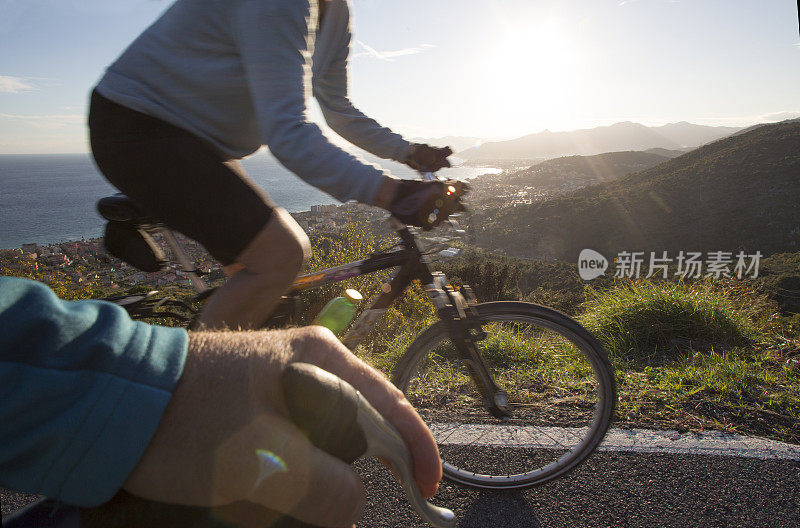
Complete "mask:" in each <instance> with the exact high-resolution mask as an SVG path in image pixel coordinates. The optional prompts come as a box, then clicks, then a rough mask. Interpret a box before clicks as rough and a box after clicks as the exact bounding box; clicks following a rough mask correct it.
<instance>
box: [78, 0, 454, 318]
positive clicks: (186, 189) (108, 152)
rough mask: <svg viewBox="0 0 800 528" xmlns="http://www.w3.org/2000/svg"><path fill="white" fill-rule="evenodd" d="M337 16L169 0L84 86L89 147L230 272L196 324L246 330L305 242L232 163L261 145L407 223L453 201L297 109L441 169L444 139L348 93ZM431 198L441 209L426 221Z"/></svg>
mask: <svg viewBox="0 0 800 528" xmlns="http://www.w3.org/2000/svg"><path fill="white" fill-rule="evenodd" d="M349 20H350V15H349V5H348V2H347V0H323V1H322V2H321V3H319V4H318V3H317V2H316V1H315V0H203V1H199V0H177V1H176V2H175V3H174V4H173V5H172V6H171V7H170V8H169V9H168V10H167V11H166V12H165V13H164V14H163V15H162V16H161V17H160V18H159V19H158V20H157V21H156V22H155V23H154V24H153V25H152V26H150V27H149V28H148V29H147V30H145V31H144V32H143V33H142V34H141V35H140V36H139V37H138V38H137V39H136V40H135V41H134V42H133V43H132V44H131V45H130V46H129V47H128V49H127V50H126V51H125V52H124V53H123V54H122V55H121V56H120V57H119V58H118V59H117V60H116V62H114V63H113V64H112V65H111V66H110V67H109V68H108V70H107V72H106V74H105V76H104V77H103V78H102V79H101V80H100V82H99V84H98V85H97V86H96V88H95V90H94V92H93V94H92V98H91V110H90V115H89V127H90V139H91V146H92V151H93V154H94V158H95V160H96V162H97V165H98V166H99V168H100V170H101V171H102V172H103V174H104V175H105V176H106V178H107V179H108V180H109V181H110V182H111V183H112V184H114V185H115V186H116V187H117V188H119V189H120V190H121V191H123V192H124V193H125V194H127V195H128V196H129V197H131V198H132V199H133V200H134V201H135V202H136V203H137V204H139V205H140V206H141V207H142V208H143V209H144V210H145V212H147V213H149V214H151V215H152V216H154V217H157V218H160V219H161V220H162V221H164V222H165V223H166V224H167V225H169V226H171V227H172V228H174V229H176V230H178V231H180V232H182V233H184V234H185V235H187V236H189V237H191V238H193V239H195V240H197V241H199V242H200V243H202V244H203V245H204V246H205V247H206V249H207V250H208V251H209V252H210V253H211V255H212V256H214V257H215V258H216V259H217V260H218V261H220V262H221V263H222V264H223V265H224V270H225V272H226V274H228V275H229V276H231V278H230V279H229V280H228V281H227V283H226V284H225V286H223V287H222V288H219V289H218V291H216V292H215V294H214V295H213V296H212V297H211V299H210V300H209V302H208V303H207V305H206V307H205V308H204V310H203V313H202V314H201V316H200V319H199V324H200V325H201V326H204V327H206V328H210V329H213V328H220V327H228V328H237V327H241V328H253V327H257V326H258V325H259V324H260V323H262V322H263V321H264V320H265V319H266V318H267V317H268V315H269V314H270V312H271V311H272V309H273V308H274V307H275V305H276V304H277V302H278V300H279V298H280V295H281V294H283V293H284V292H285V291H286V290H287V289H288V287H289V285H290V284H291V283H292V281H293V279H294V278H295V277H296V275H297V273H298V271H299V269H300V267H301V266H302V263H303V261H304V259H305V258H306V257H307V255H308V253H309V241H308V238H307V237H306V235H305V233H304V232H303V231H302V229H301V228H300V226H299V225H297V223H296V222H294V220H293V219H292V218H291V216H290V215H289V214H288V213H287V212H286V211H285V210H284V209H282V208H280V207H277V206H275V205H274V204H273V203H272V202H271V200H270V198H269V197H268V196H267V194H265V193H264V192H263V191H262V190H260V189H258V188H256V186H255V185H254V184H253V183H252V182H251V181H250V179H248V177H247V175H246V174H245V172H244V171H243V169H242V167H241V165H240V164H239V163H238V162H237V161H236V160H237V159H239V158H242V157H244V156H247V155H249V154H252V153H253V152H255V151H256V150H258V149H259V148H260V147H261V146H262V145H267V146H268V147H269V149H270V150H271V151H272V153H273V154H274V155H275V157H276V158H277V159H278V160H279V161H280V162H281V163H282V164H283V165H284V166H286V167H287V168H288V169H290V170H291V171H293V172H294V173H296V174H297V175H298V176H300V177H301V178H302V179H304V180H305V181H306V182H308V183H310V184H311V185H314V186H316V187H318V188H320V189H322V190H324V191H325V192H327V193H329V194H331V195H332V196H334V197H336V198H337V199H339V200H341V201H346V200H351V199H353V200H357V201H359V202H362V203H367V204H373V205H376V206H379V207H382V208H385V209H387V210H389V211H390V212H392V213H393V214H395V216H398V217H399V218H400V219H401V220H403V221H404V222H406V223H408V224H410V225H417V226H422V227H425V228H430V227H432V226H433V225H435V224H437V223H438V222H440V221H441V220H443V219H445V218H446V216H447V214H446V213H447V212H448V208H450V207H453V205H454V202H453V201H452V200H450V198H449V197H446V196H445V191H444V189H445V185H444V184H442V183H441V182H420V181H416V180H397V179H395V178H393V177H392V176H390V175H389V174H387V173H385V172H383V171H381V170H380V169H378V168H376V167H374V166H372V165H369V164H365V163H363V162H361V161H359V160H358V159H357V158H355V157H353V156H351V155H350V154H348V153H347V152H345V151H343V150H341V149H339V148H337V147H336V146H334V145H333V144H332V143H330V142H329V141H328V140H327V139H326V138H325V136H324V135H323V134H322V132H321V131H320V129H319V128H318V127H317V126H316V125H314V124H312V123H310V122H308V121H307V120H306V98H307V96H308V95H309V94H310V93H313V95H314V96H315V97H316V99H317V101H318V102H319V103H320V107H321V109H322V113H323V115H324V117H325V120H326V121H327V123H328V124H329V125H330V127H331V128H332V129H333V130H334V131H335V132H337V133H338V134H339V135H341V136H342V137H344V138H345V139H347V140H348V141H350V142H351V143H353V144H355V145H357V146H359V147H361V148H363V149H365V150H367V151H369V152H371V153H373V154H375V155H377V156H380V157H382V158H388V159H393V160H397V161H400V162H403V163H406V164H408V165H409V166H411V167H413V168H415V169H418V170H427V171H436V170H438V169H440V168H442V167H447V166H449V163H448V161H447V156H448V155H450V154H451V153H452V151H451V150H450V149H449V148H435V147H431V146H428V145H422V144H411V143H409V142H408V141H406V140H405V139H403V138H402V137H401V136H400V135H398V134H396V133H394V132H392V131H391V130H389V129H388V128H385V127H382V126H381V125H379V124H378V123H377V122H375V121H374V120H373V119H370V118H369V117H367V116H365V115H364V114H362V113H361V112H360V111H359V110H358V109H356V108H355V107H354V106H353V104H352V103H351V102H350V100H349V99H348V96H347V60H348V52H349V44H350V38H351V34H350V29H349ZM461 192H463V188H462V187H458V190H457V193H456V194H460V193H461ZM442 200H445V202H442ZM443 203H444V205H442V204H443ZM435 204H438V206H439V208H440V211H441V212H443V213H444V214H440V215H438V216H437V217H436V218H435V219H429V213H431V211H433V210H434V209H435V208H436V207H437V205H435Z"/></svg>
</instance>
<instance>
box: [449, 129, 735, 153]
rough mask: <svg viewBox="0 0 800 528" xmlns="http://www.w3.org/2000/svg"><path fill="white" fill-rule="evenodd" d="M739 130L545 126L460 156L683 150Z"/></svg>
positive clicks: (468, 151) (476, 148)
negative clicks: (554, 128)
mask: <svg viewBox="0 0 800 528" xmlns="http://www.w3.org/2000/svg"><path fill="white" fill-rule="evenodd" d="M739 130H741V127H712V126H705V125H695V124H692V123H688V122H686V121H681V122H678V123H668V124H666V125H661V126H657V127H647V126H645V125H642V124H641V123H634V122H632V121H622V122H619V123H614V124H613V125H608V126H602V127H595V128H588V129H580V130H573V131H565V132H551V131H549V130H544V131H542V132H538V133H535V134H528V135H525V136H521V137H519V138H515V139H511V140H507V141H487V142H485V143H483V144H481V145H479V146H476V147H472V148H470V149H467V150H464V151H460V152H458V156H459V157H461V158H465V159H468V160H477V159H504V158H505V159H533V158H555V157H562V156H570V155H584V156H587V155H595V154H603V153H606V152H614V151H644V150H648V149H653V148H663V149H668V150H680V149H683V148H686V147H697V146H700V145H702V144H705V143H708V142H710V141H714V140H717V139H720V138H722V137H726V136H729V135H731V134H734V133H736V132H738V131H739Z"/></svg>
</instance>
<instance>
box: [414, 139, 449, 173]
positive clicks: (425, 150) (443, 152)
mask: <svg viewBox="0 0 800 528" xmlns="http://www.w3.org/2000/svg"><path fill="white" fill-rule="evenodd" d="M452 153H453V151H452V149H451V148H450V147H443V148H440V147H432V146H430V145H425V144H422V143H414V144H413V145H411V148H410V149H409V151H408V154H407V155H406V159H405V160H403V163H405V164H406V165H408V166H409V167H411V168H412V169H414V170H417V171H419V172H436V171H438V170H439V169H441V168H444V167H449V166H450V162H449V161H447V156H449V155H450V154H452Z"/></svg>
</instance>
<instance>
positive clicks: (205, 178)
mask: <svg viewBox="0 0 800 528" xmlns="http://www.w3.org/2000/svg"><path fill="white" fill-rule="evenodd" d="M89 137H90V141H91V146H92V154H93V155H94V159H95V162H96V163H97V166H98V167H99V168H100V171H101V172H102V173H103V175H104V176H105V177H106V178H107V179H108V181H110V182H111V183H112V184H113V185H114V186H115V187H116V188H117V189H119V190H120V191H122V192H123V193H124V194H126V195H127V196H128V197H130V198H131V199H132V200H133V201H134V202H135V203H136V204H137V205H139V206H140V207H141V208H142V210H143V211H144V212H146V213H147V214H148V215H150V216H152V217H154V218H157V219H159V220H161V221H162V222H164V223H165V224H166V225H168V226H169V227H171V228H172V229H175V230H176V231H178V232H180V233H183V234H184V235H186V236H188V237H190V238H192V239H194V240H196V241H198V242H199V243H201V244H202V245H203V246H205V248H206V249H207V250H208V252H209V253H211V255H212V256H213V257H214V258H215V259H217V260H218V261H219V262H220V263H222V264H223V265H228V264H231V263H233V262H235V261H236V258H237V257H238V256H239V254H240V253H241V252H242V251H243V250H244V249H245V248H246V247H247V245H248V244H249V243H250V241H251V240H253V239H254V238H255V236H256V235H257V234H258V233H259V232H260V231H261V230H262V229H263V228H264V226H265V225H266V223H267V221H268V220H269V219H270V216H271V215H272V209H273V207H275V205H274V204H273V203H272V201H271V200H270V198H269V196H268V195H267V194H266V193H265V192H264V191H262V190H261V189H259V188H258V187H257V186H256V185H255V183H253V181H252V180H251V179H250V178H249V177H248V176H247V174H246V173H245V171H244V169H243V168H242V166H241V164H240V163H239V162H238V161H236V160H226V159H224V157H223V156H222V155H221V154H220V153H219V152H218V151H216V150H215V149H214V148H212V147H211V146H210V145H209V144H208V143H206V142H205V141H203V140H202V139H200V138H198V137H197V136H195V135H193V134H191V133H189V132H187V131H186V130H183V129H182V128H179V127H176V126H174V125H171V124H169V123H166V122H164V121H162V120H160V119H157V118H154V117H151V116H148V115H146V114H143V113H141V112H137V111H134V110H131V109H130V108H127V107H125V106H122V105H119V104H117V103H115V102H113V101H110V100H108V99H107V98H105V97H103V96H102V95H100V94H98V93H97V92H94V93H92V100H91V107H90V110H89Z"/></svg>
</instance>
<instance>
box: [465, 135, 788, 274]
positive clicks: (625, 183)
mask: <svg viewBox="0 0 800 528" xmlns="http://www.w3.org/2000/svg"><path fill="white" fill-rule="evenodd" d="M477 220H478V222H480V223H479V224H477V225H481V226H483V231H482V233H481V236H480V237H479V243H480V244H481V245H483V246H484V247H492V248H500V249H504V250H506V251H507V252H508V253H510V254H514V255H519V256H525V257H529V258H530V257H533V258H558V259H566V260H570V261H574V260H576V259H577V255H578V253H579V252H580V250H581V249H583V248H586V247H590V248H593V249H596V250H598V251H600V252H601V253H604V254H606V255H609V256H612V255H614V254H616V253H617V252H618V251H623V250H625V251H634V250H640V251H648V252H649V251H658V250H668V251H670V252H671V253H672V252H677V251H680V250H685V251H717V250H727V251H734V250H737V249H744V250H747V251H750V252H753V251H756V250H760V251H761V252H762V253H763V254H764V255H768V254H771V253H775V252H779V251H796V250H797V247H800V245H799V243H800V123H797V122H784V123H778V124H773V125H765V126H762V127H759V128H756V129H754V130H752V131H750V132H748V133H746V134H742V135H739V136H734V137H728V138H725V139H722V140H719V141H717V142H715V143H711V144H709V145H706V146H703V147H701V148H699V149H696V150H694V151H692V152H689V153H687V154H685V155H683V156H680V157H677V158H675V159H672V160H669V161H667V162H665V163H662V164H659V165H657V166H655V167H652V168H650V169H647V170H644V171H642V172H637V173H633V174H629V175H627V176H624V177H622V178H619V179H617V180H615V181H612V182H608V183H602V184H598V185H592V186H589V187H585V188H583V189H579V190H577V191H575V192H573V193H570V194H568V195H565V196H561V197H558V198H554V199H552V200H548V201H546V202H540V203H534V204H532V205H527V206H519V207H515V208H511V207H503V206H499V207H498V208H496V209H491V210H486V211H483V213H482V215H481V218H478V219H477Z"/></svg>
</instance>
